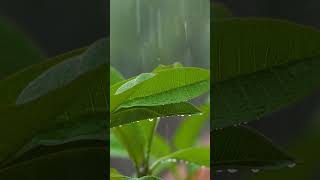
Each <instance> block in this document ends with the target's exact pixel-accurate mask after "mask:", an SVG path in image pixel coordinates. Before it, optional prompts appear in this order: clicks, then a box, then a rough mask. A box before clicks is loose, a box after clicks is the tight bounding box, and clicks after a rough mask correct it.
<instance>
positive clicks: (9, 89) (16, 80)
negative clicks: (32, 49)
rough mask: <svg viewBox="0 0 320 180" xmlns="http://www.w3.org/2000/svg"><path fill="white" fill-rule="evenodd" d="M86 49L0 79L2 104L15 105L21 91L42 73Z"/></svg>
mask: <svg viewBox="0 0 320 180" xmlns="http://www.w3.org/2000/svg"><path fill="white" fill-rule="evenodd" d="M84 51H85V48H81V49H76V50H73V51H70V52H67V53H64V54H62V55H59V56H56V57H54V58H50V59H48V60H46V61H44V62H42V63H39V64H35V65H32V66H29V67H27V68H25V69H23V70H21V71H19V72H16V73H14V74H12V75H10V76H8V77H7V78H5V79H3V80H1V81H0V105H13V104H15V103H16V100H17V97H18V96H19V94H20V93H21V91H22V90H23V89H24V88H25V87H26V86H27V85H28V84H29V83H30V82H31V81H32V80H33V79H35V78H36V77H38V76H39V75H40V74H41V73H43V72H44V71H46V70H48V69H49V68H50V67H52V66H54V65H56V64H58V63H60V62H62V61H64V60H66V59H68V58H71V57H74V56H78V55H80V54H81V53H83V52H84Z"/></svg>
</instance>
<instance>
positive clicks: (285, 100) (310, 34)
mask: <svg viewBox="0 0 320 180" xmlns="http://www.w3.org/2000/svg"><path fill="white" fill-rule="evenodd" d="M214 26H215V28H214V29H213V31H212V38H213V41H212V51H213V52H212V53H213V57H212V58H213V59H214V60H213V61H212V63H213V83H212V87H211V88H212V89H213V92H212V93H213V94H212V96H213V97H214V98H213V104H214V105H215V108H214V109H213V110H214V112H213V115H212V116H213V117H212V123H211V124H212V127H213V128H223V127H226V126H230V125H234V124H240V123H244V122H246V121H250V120H255V119H259V117H261V116H263V115H266V114H268V113H271V112H274V111H277V110H279V109H281V108H283V107H286V106H288V105H290V104H293V103H295V102H297V101H299V100H301V99H302V98H304V97H305V96H307V95H309V94H311V93H312V92H313V91H314V90H315V89H317V88H318V87H319V85H320V81H319V78H316V77H318V76H319V75H320V74H319V72H320V71H319V66H320V61H319V56H318V55H320V43H319V42H320V32H319V31H317V30H315V29H313V28H310V27H304V26H300V25H296V24H292V23H288V22H284V21H278V20H268V19H254V18H249V19H237V18H235V19H230V20H221V21H216V22H214ZM306 79H308V81H306Z"/></svg>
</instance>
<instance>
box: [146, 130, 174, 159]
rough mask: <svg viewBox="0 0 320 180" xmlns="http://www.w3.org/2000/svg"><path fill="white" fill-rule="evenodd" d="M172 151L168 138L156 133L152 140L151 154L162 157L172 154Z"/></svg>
mask: <svg viewBox="0 0 320 180" xmlns="http://www.w3.org/2000/svg"><path fill="white" fill-rule="evenodd" d="M170 152H171V148H170V145H169V143H168V142H167V141H166V139H164V138H163V137H161V136H160V135H159V134H157V133H155V134H154V136H153V140H152V146H151V155H152V156H153V157H154V158H160V157H163V156H166V155H168V154H170Z"/></svg>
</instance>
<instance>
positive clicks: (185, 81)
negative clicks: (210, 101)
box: [110, 68, 209, 112]
mask: <svg viewBox="0 0 320 180" xmlns="http://www.w3.org/2000/svg"><path fill="white" fill-rule="evenodd" d="M154 74H155V76H154V77H153V78H151V79H148V80H146V81H144V82H142V83H140V84H139V85H137V86H135V87H134V88H131V89H130V90H128V91H126V92H124V93H122V94H119V95H115V92H116V91H117V89H118V88H119V87H120V86H122V85H123V84H125V83H126V82H127V81H130V80H127V81H122V82H119V83H117V84H114V85H113V86H112V87H111V90H110V93H111V95H110V101H111V102H110V103H111V108H110V111H111V112H113V111H115V110H117V109H121V108H130V107H134V106H157V105H164V104H173V103H180V102H184V101H187V100H190V99H192V98H195V97H197V96H199V95H201V94H203V93H205V92H206V91H208V86H209V72H208V71H207V70H204V69H199V68H176V69H168V70H163V71H160V72H154Z"/></svg>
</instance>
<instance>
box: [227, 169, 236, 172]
mask: <svg viewBox="0 0 320 180" xmlns="http://www.w3.org/2000/svg"><path fill="white" fill-rule="evenodd" d="M228 172H229V173H236V172H238V169H228Z"/></svg>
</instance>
